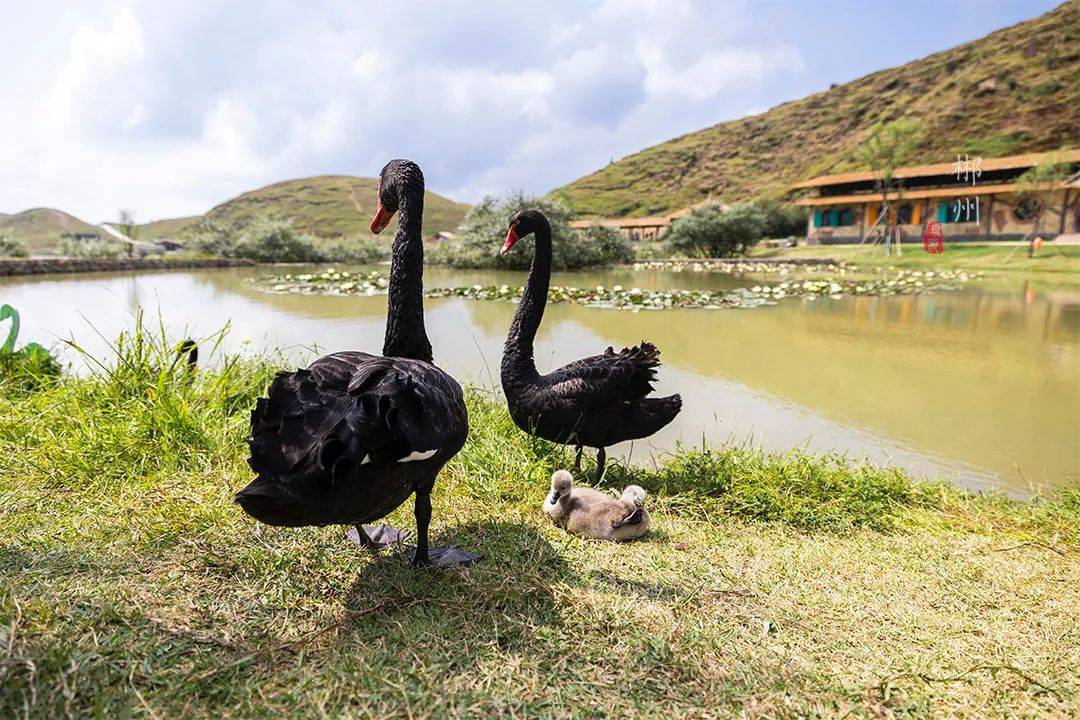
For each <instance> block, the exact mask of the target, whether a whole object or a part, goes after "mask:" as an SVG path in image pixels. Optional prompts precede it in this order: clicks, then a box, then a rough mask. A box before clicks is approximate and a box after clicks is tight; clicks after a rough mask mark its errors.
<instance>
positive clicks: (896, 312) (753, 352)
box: [0, 268, 1080, 492]
mask: <svg viewBox="0 0 1080 720" xmlns="http://www.w3.org/2000/svg"><path fill="white" fill-rule="evenodd" d="M275 272H279V271H277V270H273V269H258V270H255V271H251V270H235V269H231V270H207V271H188V272H175V273H173V272H163V273H148V274H137V275H136V274H127V275H122V274H121V275H88V276H53V277H46V278H12V279H7V280H3V281H0V300H2V301H4V302H10V303H11V304H13V305H15V306H16V307H18V308H19V309H20V310H21V311H22V315H23V328H24V329H23V333H24V337H26V338H28V339H29V338H32V339H36V340H39V341H48V340H49V338H53V337H68V336H73V337H74V338H75V339H76V340H77V341H79V342H80V343H81V344H84V345H85V346H87V347H88V348H89V349H91V351H93V352H99V353H100V352H102V351H104V349H105V342H104V340H102V339H101V337H98V335H99V334H100V336H102V337H104V338H109V339H112V338H115V336H116V335H117V333H119V332H120V330H122V329H124V328H128V327H130V326H131V324H132V317H133V315H134V313H135V312H137V310H138V309H139V308H145V309H146V310H147V311H148V312H149V313H151V314H156V313H157V312H158V310H159V309H160V311H161V313H162V315H163V317H164V319H165V320H166V321H167V323H168V325H169V327H170V329H171V330H172V332H174V333H175V334H176V335H177V336H178V337H179V336H181V335H182V334H183V335H187V334H195V335H197V334H199V333H203V334H206V333H210V332H212V331H214V330H216V329H218V328H219V327H221V326H222V325H224V324H225V323H226V322H229V321H231V322H232V324H233V328H234V330H233V332H232V333H231V335H230V336H229V338H228V340H227V344H226V347H227V349H229V350H233V351H254V350H258V349H261V348H263V347H284V348H293V349H294V350H296V351H297V353H296V354H297V359H298V360H301V359H303V358H302V357H301V355H302V353H301V352H299V349H301V348H311V347H312V346H314V345H317V346H318V348H319V350H320V351H334V350H342V349H365V350H372V351H377V350H378V349H379V348H380V347H381V344H382V332H383V321H384V318H385V314H386V298H385V297H383V296H376V297H371V298H356V297H344V298H342V297H325V298H322V297H308V296H299V295H271V294H266V293H262V292H260V291H259V290H258V288H257V287H256V286H255V285H254V284H252V283H250V282H248V278H249V277H250V276H251V275H252V274H253V273H256V274H273V273H275ZM522 279H523V276H522V275H521V274H518V273H509V272H506V273H500V272H490V271H466V272H462V271H453V270H447V269H443V268H432V269H430V270H429V271H428V273H427V276H426V281H427V284H428V285H429V286H437V285H464V284H483V285H490V284H502V283H506V284H510V285H519V284H521V282H522ZM766 280H775V278H766ZM761 281H762V278H738V277H733V276H729V275H721V274H707V273H686V272H684V273H670V272H666V271H659V270H650V271H642V272H636V273H635V272H633V271H629V270H618V271H608V272H599V273H560V274H557V275H556V277H555V278H554V282H556V283H561V284H567V285H578V286H591V285H596V284H603V285H609V286H610V285H616V284H621V285H624V286H627V287H632V286H637V287H642V288H646V289H658V288H665V287H683V288H702V289H714V290H715V289H728V288H732V287H736V286H739V285H748V284H755V283H758V282H761ZM427 308H428V312H427V322H428V327H429V334H430V335H431V339H432V343H433V345H434V347H435V352H436V358H437V361H438V362H439V363H440V364H442V365H443V366H444V367H446V368H447V369H448V370H450V371H451V372H453V373H454V374H455V375H457V376H458V377H459V378H461V379H463V380H467V381H472V382H479V383H482V384H484V385H497V382H498V366H499V360H500V357H501V351H502V342H503V337H504V334H505V332H506V328H507V326H508V325H509V322H510V318H511V315H512V314H513V306H512V305H511V304H509V303H500V302H476V301H469V300H463V299H460V298H446V299H442V300H429V301H428V303H427ZM91 324H92V325H93V328H96V332H95V330H94V329H92V328H91ZM642 339H649V340H650V341H652V342H655V343H656V344H657V345H658V346H659V347H660V348H661V350H662V351H663V358H664V361H665V367H664V368H663V370H662V372H661V382H660V386H659V388H658V390H659V392H661V393H669V392H681V393H683V395H684V398H685V399H686V402H685V405H684V411H683V414H682V415H681V416H680V418H679V420H678V421H677V422H676V423H675V424H673V425H672V426H670V427H669V428H667V429H665V430H664V431H663V432H662V433H661V434H660V435H658V436H656V437H654V438H653V439H652V440H651V441H650V442H648V443H640V442H639V443H638V444H637V445H636V446H635V447H633V448H630V447H629V446H627V447H623V448H617V450H618V451H620V452H621V453H622V454H623V455H624V456H625V455H629V454H632V455H633V457H634V458H636V459H645V458H647V457H648V456H649V455H650V454H652V453H660V452H663V451H664V450H666V449H668V448H670V447H671V446H672V445H673V444H674V443H675V441H676V440H680V439H681V440H682V441H684V442H687V443H692V444H699V443H700V442H702V440H705V441H707V442H714V443H716V442H747V441H749V442H754V443H759V444H762V445H764V446H765V447H767V448H771V449H787V448H791V447H795V446H806V447H808V448H810V449H812V450H816V451H827V450H834V449H835V450H841V451H846V452H853V453H858V454H868V455H870V456H871V457H872V458H874V459H875V460H877V461H881V462H892V463H895V464H899V465H902V466H905V467H908V468H910V469H912V470H914V471H916V472H918V473H925V474H942V475H946V476H949V477H952V478H955V479H956V480H957V481H959V482H962V483H965V484H969V485H975V486H980V487H986V486H990V485H996V486H1000V487H1005V488H1008V489H1010V490H1013V491H1017V492H1025V491H1026V490H1027V488H1028V486H1029V485H1044V486H1060V485H1063V484H1065V483H1069V482H1075V481H1076V478H1077V476H1078V475H1080V288H1078V287H1077V286H1076V285H1075V284H1067V283H1059V284H1056V285H1055V284H1052V283H1047V282H1045V281H1042V280H1034V279H1019V280H1010V281H1006V282H992V281H985V282H984V283H981V284H977V285H973V286H971V287H969V288H967V289H965V290H963V291H960V292H955V293H938V294H933V295H925V296H897V297H890V298H872V297H856V298H846V299H840V300H835V299H830V298H818V299H814V300H810V299H806V300H803V299H789V300H785V301H783V302H781V303H780V304H778V305H776V306H773V307H766V308H759V309H755V310H719V311H715V310H714V311H709V310H679V309H673V310H665V311H661V312H657V311H641V312H636V313H635V312H626V311H611V310H602V309H598V308H588V307H582V306H575V305H553V306H550V307H549V308H548V312H547V315H546V316H545V321H544V325H543V327H542V328H541V332H540V335H539V337H538V338H537V343H536V357H537V363H538V365H539V366H540V367H541V368H542V369H545V368H553V367H557V366H558V365H561V364H563V363H566V362H569V361H571V360H574V359H577V358H579V357H582V356H585V355H590V354H594V353H597V352H600V351H601V350H603V349H604V348H605V347H607V346H608V345H616V346H622V345H629V344H635V343H637V342H640V341H641V340H642ZM68 357H69V358H70V354H69V355H68ZM305 357H306V356H305Z"/></svg>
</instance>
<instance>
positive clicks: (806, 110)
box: [553, 0, 1080, 218]
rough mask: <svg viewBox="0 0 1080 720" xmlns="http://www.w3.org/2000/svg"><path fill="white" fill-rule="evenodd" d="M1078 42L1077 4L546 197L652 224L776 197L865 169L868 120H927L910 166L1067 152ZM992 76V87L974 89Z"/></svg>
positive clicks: (702, 134) (611, 168)
mask: <svg viewBox="0 0 1080 720" xmlns="http://www.w3.org/2000/svg"><path fill="white" fill-rule="evenodd" d="M1078 43H1080V9H1078V5H1077V3H1076V2H1075V0H1073V1H1071V2H1066V3H1063V4H1062V5H1060V6H1059V7H1058V8H1056V9H1054V10H1052V11H1050V12H1048V13H1046V14H1044V15H1042V16H1040V17H1036V18H1034V19H1032V20H1028V21H1025V22H1022V23H1019V24H1017V25H1014V26H1012V27H1009V28H1005V29H1003V30H999V31H997V32H994V33H991V34H990V35H988V36H986V37H984V38H981V39H978V40H975V41H973V42H970V43H966V44H964V45H959V46H957V47H954V48H951V49H949V50H945V51H943V52H939V53H935V54H933V55H929V56H927V57H925V58H922V59H919V60H916V61H914V62H910V63H908V64H906V65H902V66H899V67H895V68H889V69H885V70H881V71H879V72H875V73H871V74H869V75H867V76H865V77H862V78H859V79H857V80H854V81H852V82H848V83H844V84H842V85H836V86H834V87H831V88H830V89H829V90H826V91H824V92H820V93H816V94H814V95H810V96H809V97H806V98H802V99H800V100H795V101H792V102H788V103H784V104H782V105H779V106H777V107H775V108H772V109H771V110H769V111H768V112H765V113H762V114H760V115H754V116H751V117H746V118H741V119H738V120H731V121H728V122H723V123H720V124H718V125H714V126H712V127H709V128H705V129H703V130H699V131H697V132H692V133H689V134H687V135H683V136H681V137H677V138H674V139H672V140H668V141H667V142H664V143H661V144H659V145H655V146H653V147H650V148H646V149H644V150H642V151H640V152H637V153H634V154H632V155H629V156H628V157H625V158H622V159H620V160H618V161H617V162H613V163H611V164H609V165H607V166H606V167H604V168H602V169H600V170H598V171H596V172H594V173H592V174H591V175H587V176H585V177H583V178H580V179H578V180H575V181H574V182H572V183H570V184H569V185H566V186H564V187H562V188H559V189H558V190H555V191H554V192H553V194H555V195H558V196H560V197H562V198H563V199H565V200H566V201H567V203H568V204H569V205H570V207H572V208H573V209H574V211H575V212H576V213H577V214H578V215H579V216H580V217H584V218H591V217H624V216H647V215H655V214H659V213H664V212H670V211H673V210H677V209H679V208H684V207H686V206H688V205H692V204H694V203H697V202H700V201H702V200H706V199H708V198H710V197H712V198H715V199H717V200H722V201H724V202H729V203H730V202H736V201H742V200H750V199H762V198H777V197H781V196H783V195H784V194H785V193H786V192H787V191H788V189H789V188H790V186H791V185H792V184H793V183H796V182H799V181H800V180H806V179H808V178H811V177H814V176H816V175H822V174H826V173H839V172H848V171H852V170H864V169H866V168H864V167H859V166H858V163H857V161H855V160H854V156H855V150H856V148H858V146H859V145H860V144H861V143H862V142H863V141H864V140H865V139H866V137H867V134H868V132H869V129H870V128H871V127H872V126H873V125H874V123H876V122H879V121H881V122H888V121H892V120H896V119H898V118H904V119H919V120H921V121H922V123H923V128H924V130H925V134H924V136H923V140H922V142H921V143H920V144H919V146H918V147H917V148H916V150H915V156H914V160H913V162H912V164H926V163H947V162H951V161H952V160H953V158H955V156H956V154H957V153H963V152H972V153H978V154H983V155H984V156H986V157H997V156H1001V155H1014V154H1019V153H1024V152H1029V151H1038V150H1055V149H1057V148H1060V147H1061V146H1063V145H1074V144H1075V142H1076V138H1077V137H1080V125H1078V123H1077V120H1076V113H1075V112H1074V111H1073V108H1075V107H1077V105H1080V82H1077V77H1078V75H1077V73H1078V72H1080V53H1077V52H1076V50H1075V48H1076V47H1077V45H1078ZM990 78H993V79H995V80H996V83H995V87H994V89H993V90H992V91H990V92H982V91H979V90H978V85H979V84H980V83H982V82H983V81H985V80H987V79H990ZM828 80H829V79H828V78H823V79H822V84H823V85H824V84H825V83H826V82H828Z"/></svg>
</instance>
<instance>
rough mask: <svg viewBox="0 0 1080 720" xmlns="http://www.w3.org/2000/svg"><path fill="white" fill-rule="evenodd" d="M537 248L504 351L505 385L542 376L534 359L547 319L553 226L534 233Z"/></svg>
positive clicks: (542, 226)
mask: <svg viewBox="0 0 1080 720" xmlns="http://www.w3.org/2000/svg"><path fill="white" fill-rule="evenodd" d="M534 235H535V237H536V251H535V252H534V253H533V260H532V265H531V266H530V267H529V280H528V282H526V283H525V292H524V293H523V294H522V296H521V302H519V303H518V306H517V310H516V311H515V312H514V321H513V322H512V323H510V332H509V333H507V336H506V346H505V348H504V352H503V365H502V376H503V384H504V385H506V384H507V383H508V381H509V383H510V384H517V383H523V382H529V381H531V380H535V379H536V378H538V377H539V373H537V372H536V361H535V359H534V358H533V341H534V340H535V339H536V331H537V329H538V328H539V327H540V321H541V320H543V319H544V306H545V305H547V293H548V285H549V284H550V282H551V228H550V227H549V226H548V225H547V224H546V223H544V224H542V225H541V227H539V228H538V229H537V230H536V232H535V233H534Z"/></svg>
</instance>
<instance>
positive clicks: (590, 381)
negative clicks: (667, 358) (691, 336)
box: [545, 342, 660, 403]
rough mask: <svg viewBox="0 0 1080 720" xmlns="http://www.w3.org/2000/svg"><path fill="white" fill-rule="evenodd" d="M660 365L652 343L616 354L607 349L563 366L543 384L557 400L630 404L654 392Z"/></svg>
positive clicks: (546, 378) (655, 348) (657, 352)
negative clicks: (588, 400) (559, 398)
mask: <svg viewBox="0 0 1080 720" xmlns="http://www.w3.org/2000/svg"><path fill="white" fill-rule="evenodd" d="M659 366H660V351H659V350H658V349H657V347H656V346H655V345H653V344H652V343H647V342H643V343H641V345H638V346H637V347H631V348H624V349H622V350H620V351H619V352H615V351H614V350H613V349H612V348H610V347H609V348H608V349H607V350H606V351H604V353H603V354H602V355H594V356H593V357H587V358H584V359H582V360H577V361H575V362H572V363H570V364H569V365H564V366H563V367H561V368H559V369H558V370H555V371H553V372H551V373H550V374H548V375H547V376H545V381H546V383H547V385H548V389H549V391H550V392H551V393H552V394H553V395H555V396H557V397H561V398H566V399H585V398H588V397H594V398H597V399H601V398H602V399H603V402H604V403H620V402H629V401H631V400H638V399H640V398H643V397H645V396H646V395H648V394H649V393H651V392H652V391H653V383H654V382H655V381H656V368H657V367H659Z"/></svg>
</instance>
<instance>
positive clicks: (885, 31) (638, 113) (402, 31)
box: [0, 0, 1057, 222]
mask: <svg viewBox="0 0 1080 720" xmlns="http://www.w3.org/2000/svg"><path fill="white" fill-rule="evenodd" d="M3 3H4V6H5V7H4V9H3V16H4V19H5V24H6V25H7V32H5V33H4V35H5V47H4V54H5V57H4V60H3V62H0V89H2V94H0V97H2V98H3V104H2V106H0V212H7V213H11V212H17V211H19V210H23V209H26V208H28V207H40V206H45V207H58V208H61V209H64V210H67V211H68V212H71V213H73V214H75V215H77V216H79V217H81V218H83V219H86V220H89V221H92V222H101V221H104V220H110V219H115V218H116V216H117V213H118V211H119V209H121V208H125V209H130V210H133V211H134V212H135V215H136V219H137V220H139V221H143V222H145V221H148V220H153V219H160V218H164V217H175V216H180V215H190V214H199V213H203V212H205V211H206V210H208V209H209V208H211V207H212V206H214V205H216V204H218V203H220V202H223V201H224V200H227V199H228V198H230V197H233V196H235V195H237V194H239V193H241V192H244V191H246V190H251V189H254V188H257V187H261V186H263V185H267V184H270V183H273V182H277V181H280V180H286V179H290V178H296V177H305V176H310V175H321V174H347V175H366V176H374V175H376V174H377V173H378V171H379V169H380V168H381V167H382V165H383V164H384V163H385V162H386V161H387V160H389V159H391V158H395V157H407V158H411V159H413V160H416V161H417V162H418V163H420V165H421V167H422V168H423V169H424V174H425V177H426V179H427V185H428V188H429V189H430V190H434V191H435V192H438V193H441V194H443V195H446V196H448V197H450V198H453V199H455V200H459V201H463V202H475V201H476V200H478V199H479V198H480V197H481V196H483V195H485V194H491V195H499V194H503V193H505V192H507V191H509V190H516V189H523V190H525V191H527V192H534V193H543V192H547V191H548V190H551V189H552V188H555V187H558V186H560V185H562V184H565V183H567V182H569V181H571V180H574V179H575V178H578V177H581V176H582V175H586V174H588V173H590V172H593V171H594V170H597V169H599V168H601V167H603V166H604V165H606V164H607V163H608V162H610V161H612V160H614V159H618V158H620V157H623V156H626V155H629V154H631V153H633V152H635V151H637V150H640V149H643V148H645V147H648V146H650V145H654V144H656V143H658V142H662V141H663V140H666V139H669V138H672V137H676V136H678V135H681V134H684V133H687V132H691V131H693V130H697V129H700V128H703V127H708V126H710V125H713V124H715V123H718V122H722V121H724V120H730V119H734V118H739V117H743V116H746V115H751V114H756V113H760V112H763V111H764V110H767V109H768V108H770V107H773V106H775V105H778V104H780V103H782V102H785V101H787V100H794V99H797V98H800V97H804V96H806V95H808V94H810V93H813V92H817V91H820V90H824V89H827V88H828V87H829V85H830V84H832V83H842V82H846V81H848V80H853V79H855V78H857V77H860V76H862V75H865V74H867V73H869V72H873V71H875V70H879V69H881V68H885V67H891V66H895V65H899V64H903V63H904V62H907V61H910V60H914V59H916V58H919V57H922V56H924V55H927V54H930V53H932V52H936V51H938V50H943V49H945V48H948V47H951V46H954V45H957V44H960V43H963V42H967V41H969V40H973V39H975V38H978V37H981V36H982V35H985V34H987V33H989V32H991V31H993V30H996V29H999V28H1002V27H1005V26H1008V25H1011V24H1013V23H1016V22H1019V21H1021V20H1024V19H1028V18H1031V17H1035V16H1037V15H1039V14H1040V13H1042V12H1045V11H1047V10H1049V9H1051V8H1053V7H1054V6H1055V5H1056V4H1057V3H1055V2H1048V1H1044V0H962V1H961V0H957V1H955V2H948V1H945V0H932V1H926V2H921V1H920V2H914V1H913V2H903V3H902V2H895V1H885V0H881V1H875V2H865V1H862V0H860V1H858V2H847V1H840V0H822V1H814V2H812V1H810V0H806V1H805V2H795V1H794V0H792V1H788V2H781V1H778V0H774V1H768V0H758V1H757V2H738V1H734V0H595V1H592V2H587V1H585V0H576V1H569V0H546V1H544V2H514V3H511V2H454V3H440V2H408V1H399V2H360V1H346V0H342V1H340V2H335V1H325V0H308V1H307V2H303V3H297V2H279V1H277V0H260V1H259V2H230V1H228V0H219V1H217V2H199V1H197V0H183V1H176V2H174V1H172V0H156V1H154V2H118V1H112V0H109V1H106V2H96V1H95V0H80V1H77V2H76V1H74V0H73V1H72V2H68V3H60V2H52V1H51V0H35V2H21V1H18V0H3Z"/></svg>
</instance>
